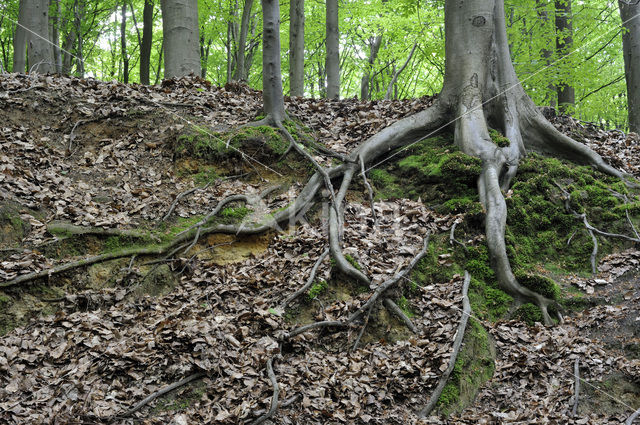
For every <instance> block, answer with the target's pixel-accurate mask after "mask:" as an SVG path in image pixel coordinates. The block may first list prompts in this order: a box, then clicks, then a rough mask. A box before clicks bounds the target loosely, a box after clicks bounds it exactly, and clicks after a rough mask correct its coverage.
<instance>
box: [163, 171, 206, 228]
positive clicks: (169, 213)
mask: <svg viewBox="0 0 640 425" xmlns="http://www.w3.org/2000/svg"><path fill="white" fill-rule="evenodd" d="M212 182H213V180H211V181H209V182H208V183H207V184H206V185H204V186H196V187H192V188H191V189H189V190H185V191H184V192H182V193H179V194H178V196H176V199H174V200H173V203H172V204H171V206H170V207H169V211H167V213H166V214H165V215H164V217H162V218H161V219H160V221H165V220H166V219H168V218H169V217H170V216H171V214H172V213H173V210H174V209H175V208H176V206H177V205H178V202H180V200H181V199H182V198H184V197H185V196H189V195H191V194H192V193H193V192H196V191H198V190H205V189H206V188H208V187H209V185H210V184H211V183H212Z"/></svg>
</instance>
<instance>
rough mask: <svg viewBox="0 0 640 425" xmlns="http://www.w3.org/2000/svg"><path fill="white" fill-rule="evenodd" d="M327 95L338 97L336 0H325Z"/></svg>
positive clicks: (338, 49) (338, 50) (338, 42)
mask: <svg viewBox="0 0 640 425" xmlns="http://www.w3.org/2000/svg"><path fill="white" fill-rule="evenodd" d="M326 4H327V16H326V27H327V56H326V61H325V71H326V74H327V97H328V98H329V99H338V98H340V28H339V27H338V0H327V2H326Z"/></svg>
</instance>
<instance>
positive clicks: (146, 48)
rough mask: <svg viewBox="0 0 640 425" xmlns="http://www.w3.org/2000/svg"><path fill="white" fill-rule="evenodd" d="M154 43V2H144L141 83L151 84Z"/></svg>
mask: <svg viewBox="0 0 640 425" xmlns="http://www.w3.org/2000/svg"><path fill="white" fill-rule="evenodd" d="M152 42H153V0H144V9H142V42H141V43H140V83H141V84H149V82H150V81H149V69H150V67H151V45H152Z"/></svg>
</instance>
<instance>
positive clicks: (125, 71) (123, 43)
mask: <svg viewBox="0 0 640 425" xmlns="http://www.w3.org/2000/svg"><path fill="white" fill-rule="evenodd" d="M120 13H121V16H120V19H121V21H120V53H121V54H122V81H123V82H124V83H125V84H127V83H128V82H129V56H128V55H127V3H126V2H123V3H122V9H121V12H120Z"/></svg>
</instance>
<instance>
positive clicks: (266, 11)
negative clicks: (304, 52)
mask: <svg viewBox="0 0 640 425" xmlns="http://www.w3.org/2000/svg"><path fill="white" fill-rule="evenodd" d="M262 31H263V34H262V99H263V102H264V112H265V114H266V115H267V116H268V117H270V118H271V120H272V121H274V122H276V123H278V122H281V121H282V120H284V119H285V117H286V113H285V110H284V95H283V93H282V73H281V67H280V5H279V3H278V0H262Z"/></svg>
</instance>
